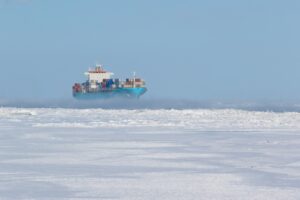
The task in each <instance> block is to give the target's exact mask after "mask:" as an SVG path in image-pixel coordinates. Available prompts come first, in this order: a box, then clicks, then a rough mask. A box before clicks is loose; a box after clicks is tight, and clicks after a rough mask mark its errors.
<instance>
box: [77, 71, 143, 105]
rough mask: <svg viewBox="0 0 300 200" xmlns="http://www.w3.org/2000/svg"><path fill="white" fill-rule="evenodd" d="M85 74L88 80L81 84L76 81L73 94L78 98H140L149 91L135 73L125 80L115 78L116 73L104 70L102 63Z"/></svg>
mask: <svg viewBox="0 0 300 200" xmlns="http://www.w3.org/2000/svg"><path fill="white" fill-rule="evenodd" d="M84 74H85V75H86V76H87V81H86V82H84V83H81V84H80V83H75V84H74V86H73V96H74V97H75V98H76V99H101V98H111V97H133V98H138V97H140V96H141V95H143V94H144V93H145V92H146V91H147V88H146V87H145V81H144V80H142V79H141V78H137V77H136V76H135V74H134V76H133V77H132V78H127V79H125V81H123V80H121V79H118V78H115V79H113V78H112V76H113V75H114V74H113V73H111V72H108V71H106V70H104V68H103V66H102V65H97V66H96V67H95V68H94V69H89V70H88V72H85V73H84Z"/></svg>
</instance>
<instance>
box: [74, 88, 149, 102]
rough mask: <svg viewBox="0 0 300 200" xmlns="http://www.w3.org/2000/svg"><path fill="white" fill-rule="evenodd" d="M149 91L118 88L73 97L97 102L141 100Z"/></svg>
mask: <svg viewBox="0 0 300 200" xmlns="http://www.w3.org/2000/svg"><path fill="white" fill-rule="evenodd" d="M146 91H147V89H146V88H118V89H114V90H104V91H101V92H87V93H83V92H76V93H73V97H74V98H76V99H79V100H95V99H108V98H120V97H121V98H139V97H140V96H141V95H143V94H144V93H145V92H146Z"/></svg>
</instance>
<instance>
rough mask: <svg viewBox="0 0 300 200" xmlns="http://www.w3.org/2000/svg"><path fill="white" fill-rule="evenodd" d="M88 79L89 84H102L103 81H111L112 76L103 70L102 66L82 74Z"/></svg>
mask: <svg viewBox="0 0 300 200" xmlns="http://www.w3.org/2000/svg"><path fill="white" fill-rule="evenodd" d="M84 74H85V75H86V76H87V77H88V81H89V82H98V83H101V82H103V80H104V79H111V77H112V76H113V75H114V74H113V73H111V72H107V71H105V70H104V69H103V66H102V65H96V67H95V68H94V69H90V70H89V71H88V72H85V73H84Z"/></svg>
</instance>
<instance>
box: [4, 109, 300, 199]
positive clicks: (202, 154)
mask: <svg viewBox="0 0 300 200" xmlns="http://www.w3.org/2000/svg"><path fill="white" fill-rule="evenodd" d="M0 199H1V200H2V199H11V200H17V199H18V200H20V199H76V200H78V199H113V200H115V199H128V200H129V199H130V200H133V199H147V200H154V199H167V200H175V199H180V200H181V199H191V200H195V199H197V200H198V199H203V200H207V199H210V200H211V199H220V200H221V199H222V200H223V199H224V200H227V199H228V200H229V199H239V200H240V199H249V200H255V199H261V200H265V199H272V200H274V199H282V200H288V199H295V200H296V199H300V113H297V112H277V113H274V112H257V111H243V110H235V109H216V110H210V109H183V110H172V109H169V110H166V109H137V110H134V109H133V110H125V109H63V108H36V109H34V108H27V109H20V108H0Z"/></svg>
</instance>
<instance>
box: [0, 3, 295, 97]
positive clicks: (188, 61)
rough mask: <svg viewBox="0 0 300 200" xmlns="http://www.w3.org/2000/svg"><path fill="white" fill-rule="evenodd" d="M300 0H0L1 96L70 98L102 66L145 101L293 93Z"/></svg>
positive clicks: (283, 95)
mask: <svg viewBox="0 0 300 200" xmlns="http://www.w3.org/2000/svg"><path fill="white" fill-rule="evenodd" d="M299 10H300V1H296V0H287V1H282V0H281V1H278V0H263V1H261V0H243V1H241V0H227V1H223V0H209V1H208V0H207V1H201V0H185V1H183V0H181V1H179V0H165V1H159V0H152V1H143V0H128V1H117V0H111V1H101V0H87V1H84V0H64V1H58V0H51V1H50V0H43V1H39V0H6V1H5V0H0V25H1V27H0V55H1V56H0V69H1V73H0V84H1V86H2V92H1V94H0V98H69V97H71V86H72V84H73V83H74V82H83V81H84V80H85V77H84V76H83V72H84V71H85V70H87V69H88V67H90V66H92V65H94V64H95V63H103V64H104V65H106V66H107V67H106V68H107V69H109V70H111V71H113V72H114V73H115V74H116V76H118V77H123V78H125V77H127V76H131V74H132V72H133V71H136V72H137V74H138V75H140V76H142V77H143V78H144V79H146V81H147V85H148V88H149V91H148V93H147V95H146V96H145V97H146V98H176V99H202V100H203V99H204V100H207V99H220V100H223V99H225V100H227V99H233V100H245V99H246V100H256V99H260V100H264V99H269V100H270V99H271V100H272V99H276V100H278V99H279V100H295V99H296V100H298V99H300V92H299V91H300V84H299V83H300V54H299V53H300V39H299V38H300V26H299V21H300V12H299Z"/></svg>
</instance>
